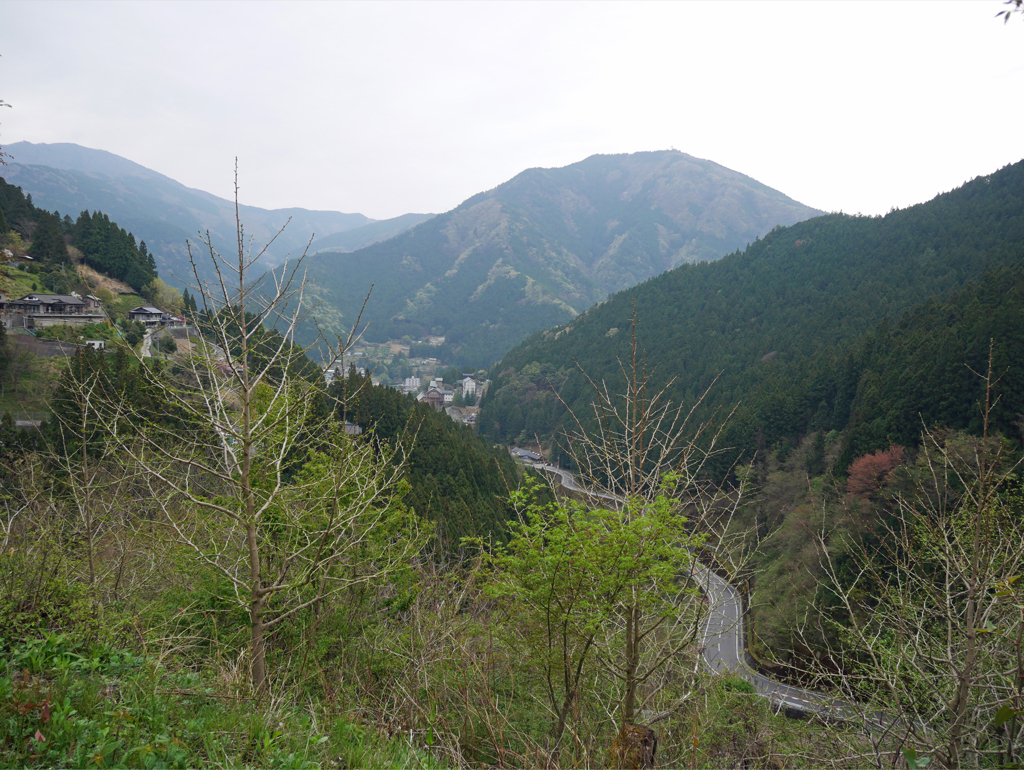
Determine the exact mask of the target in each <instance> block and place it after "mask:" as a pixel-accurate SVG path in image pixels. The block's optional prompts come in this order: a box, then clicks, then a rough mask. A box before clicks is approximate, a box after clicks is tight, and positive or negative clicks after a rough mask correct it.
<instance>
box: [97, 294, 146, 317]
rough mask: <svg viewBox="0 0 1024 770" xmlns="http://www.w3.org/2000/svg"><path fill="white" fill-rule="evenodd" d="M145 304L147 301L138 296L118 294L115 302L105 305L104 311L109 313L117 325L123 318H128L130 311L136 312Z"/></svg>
mask: <svg viewBox="0 0 1024 770" xmlns="http://www.w3.org/2000/svg"><path fill="white" fill-rule="evenodd" d="M145 304H146V300H145V299H143V298H142V297H140V296H139V295H138V294H118V295H117V296H116V297H114V300H113V302H108V303H107V304H105V305H104V306H103V309H104V310H106V311H107V315H108V316H110V320H111V321H114V322H115V323H116V322H118V321H120V320H121V319H122V318H127V317H128V311H129V310H134V309H135V308H137V307H138V306H139V305H145Z"/></svg>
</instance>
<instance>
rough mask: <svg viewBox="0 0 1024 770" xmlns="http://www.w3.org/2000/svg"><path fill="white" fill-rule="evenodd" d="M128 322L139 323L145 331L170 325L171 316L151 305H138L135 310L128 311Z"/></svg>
mask: <svg viewBox="0 0 1024 770" xmlns="http://www.w3.org/2000/svg"><path fill="white" fill-rule="evenodd" d="M128 320H129V321H139V322H141V323H142V324H143V325H144V326H145V327H146V328H147V329H153V328H155V327H158V326H163V325H164V324H166V323H170V321H171V314H170V313H165V312H164V311H163V310H161V309H160V308H158V307H153V306H152V305H139V306H138V307H137V308H134V309H132V310H129V311H128Z"/></svg>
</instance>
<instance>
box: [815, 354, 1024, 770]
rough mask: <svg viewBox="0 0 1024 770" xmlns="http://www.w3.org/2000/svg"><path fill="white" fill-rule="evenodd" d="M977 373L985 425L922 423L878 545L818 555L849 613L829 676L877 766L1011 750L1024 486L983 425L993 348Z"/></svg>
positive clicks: (997, 756)
mask: <svg viewBox="0 0 1024 770" xmlns="http://www.w3.org/2000/svg"><path fill="white" fill-rule="evenodd" d="M979 376H980V377H981V378H982V379H983V381H984V386H985V395H984V401H983V403H981V404H980V405H979V406H980V410H981V415H982V418H983V419H982V426H983V431H982V436H981V437H980V438H973V437H969V436H965V435H962V434H955V433H951V432H947V433H943V432H939V431H936V430H926V431H925V432H924V442H923V446H922V447H921V449H920V450H919V454H918V459H917V462H916V464H914V465H912V466H909V467H906V468H904V469H903V470H902V473H901V479H898V480H896V481H895V482H894V484H895V486H896V488H897V489H898V490H899V491H898V492H897V494H896V497H895V500H894V503H893V506H892V508H893V509H892V514H893V518H892V520H891V523H889V524H887V525H885V526H884V529H883V531H882V532H881V533H880V536H879V539H878V545H877V547H876V549H875V550H872V551H869V550H868V549H867V548H863V547H862V548H861V549H860V551H859V554H860V555H859V567H858V571H857V572H856V574H855V575H853V576H852V579H851V577H850V576H849V575H846V576H844V574H843V569H842V567H841V565H839V564H837V563H835V562H834V561H832V560H831V559H830V558H828V557H827V556H826V564H825V574H826V576H827V578H828V581H829V583H830V584H831V586H830V589H831V590H830V592H829V594H830V596H831V597H832V601H833V602H834V605H835V606H833V607H831V608H827V609H826V610H825V611H826V613H827V612H829V611H831V612H833V613H834V612H835V611H836V609H838V610H839V611H840V612H841V613H842V615H843V616H844V619H843V620H842V621H841V622H835V623H834V624H832V625H831V627H830V629H829V630H830V631H831V632H832V634H826V635H825V638H830V637H831V638H833V639H840V640H842V647H841V649H837V650H836V651H834V653H833V655H834V659H837V660H842V661H843V664H844V668H845V671H844V673H843V674H842V675H826V677H825V678H826V680H827V681H829V682H830V683H832V684H833V685H836V686H838V687H840V688H841V689H842V690H844V691H845V692H846V693H847V695H848V696H849V698H850V701H849V705H847V706H844V708H847V709H850V710H852V709H854V708H855V706H854V705H853V704H855V703H856V704H857V706H856V708H858V709H860V710H861V711H862V713H863V714H864V715H866V718H865V719H864V724H865V725H866V726H868V727H869V728H871V729H870V732H869V735H868V737H870V738H871V739H872V742H873V743H874V744H875V746H876V749H877V753H876V762H877V764H878V765H879V766H881V765H883V764H886V765H887V764H890V763H891V761H892V756H891V752H892V751H894V750H901V751H902V752H903V753H904V755H905V757H906V758H907V761H908V763H910V764H916V766H921V767H923V766H924V764H926V763H927V762H930V761H933V762H934V765H938V766H942V767H948V768H959V767H977V766H983V765H985V766H987V765H993V766H994V765H998V764H1000V763H1003V765H1004V766H1012V765H1013V763H1015V762H1018V761H1019V760H1020V752H1021V741H1022V729H1021V726H1020V722H1021V720H1020V717H1021V716H1024V712H1022V711H1021V708H1022V696H1024V659H1022V650H1021V640H1022V635H1024V610H1022V606H1024V601H1022V600H1021V596H1020V589H1019V588H1018V587H1017V586H1018V585H1019V580H1018V579H1019V577H1020V575H1021V574H1022V572H1024V497H1022V495H1021V492H1020V487H1019V482H1018V481H1016V479H1015V473H1016V471H1017V469H1018V467H1019V463H1013V462H1011V461H1010V458H1009V448H1008V445H1007V444H1006V442H1005V441H1003V440H1002V439H1001V438H999V437H996V436H993V435H990V432H989V417H990V415H991V413H992V410H993V408H994V406H995V403H996V401H997V399H996V398H995V396H994V388H995V386H996V384H997V382H998V378H997V377H995V376H994V375H993V372H992V357H991V354H990V356H989V367H988V370H987V372H985V373H983V374H980V375H979ZM822 545H823V546H824V543H822ZM822 552H823V553H825V554H827V553H828V550H827V549H826V548H824V547H823V548H822ZM833 617H834V615H833ZM883 728H884V729H883ZM883 735H884V740H883V739H882V736H883ZM887 752H888V753H887Z"/></svg>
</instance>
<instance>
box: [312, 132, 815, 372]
mask: <svg viewBox="0 0 1024 770" xmlns="http://www.w3.org/2000/svg"><path fill="white" fill-rule="evenodd" d="M819 213H820V212H818V211H816V210H815V209H811V208H809V207H807V206H804V205H802V204H800V203H797V202H796V201H793V200H791V199H789V198H787V197H786V196H785V195H783V194H782V193H779V192H777V191H776V190H773V189H771V188H769V187H767V186H765V185H763V184H760V183H759V182H757V181H755V180H753V179H751V178H750V177H747V176H744V175H743V174H740V173H737V172H735V171H731V170H729V169H726V168H724V167H722V166H720V165H718V164H716V163H713V162H711V161H707V160H701V159H698V158H694V157H692V156H689V155H686V154H684V153H681V152H676V151H665V152H646V153H636V154H633V155H595V156H592V157H590V158H587V159H586V160H584V161H581V162H579V163H575V164H572V165H570V166H566V167H565V168H556V169H530V170H527V171H524V172H522V173H521V174H519V175H518V176H516V177H515V178H513V179H512V180H510V181H508V182H506V183H505V184H502V185H500V186H498V187H496V188H495V189H493V190H490V191H488V192H485V193H480V194H479V195H476V196H474V197H472V198H470V199H469V200H467V201H465V202H464V203H462V204H461V205H460V206H458V207H456V208H455V209H453V210H452V211H450V212H448V213H446V214H442V215H439V216H437V217H434V218H433V219H431V220H429V221H427V222H425V223H423V224H421V225H419V226H417V227H415V228H413V229H412V230H409V231H407V232H405V233H402V234H401V235H399V236H397V237H395V238H392V239H390V240H388V241H385V242H383V243H378V244H374V245H372V246H369V247H367V248H365V249H360V250H359V251H356V252H353V253H351V254H345V255H340V254H329V253H321V254H318V255H316V256H315V258H313V259H311V260H310V261H309V271H310V279H311V282H312V284H313V286H312V295H313V298H314V299H315V300H316V301H319V302H320V303H321V305H320V309H319V310H318V311H317V317H318V320H319V321H320V322H321V323H323V324H326V325H327V326H329V327H332V328H334V329H335V330H339V331H340V330H341V329H342V328H344V327H345V326H346V325H347V324H351V323H352V322H353V321H354V320H355V315H356V313H357V312H358V311H359V308H360V307H361V305H362V300H363V298H364V296H365V295H366V292H367V290H368V289H369V287H370V285H371V284H373V285H374V292H373V298H372V300H371V302H370V304H369V306H368V308H367V312H366V315H365V316H364V320H369V321H370V329H369V331H368V337H369V338H370V339H386V338H388V337H401V336H403V335H406V334H409V335H410V336H413V337H419V336H421V335H423V334H424V333H428V332H433V333H435V334H445V335H446V336H447V343H448V344H449V345H450V346H451V357H452V361H453V362H454V363H460V364H465V365H477V364H483V363H488V362H491V361H493V360H495V358H497V357H498V356H500V355H501V354H502V353H504V352H505V351H506V350H508V348H509V347H511V346H512V345H513V344H515V343H516V342H518V341H519V340H521V339H522V338H523V337H524V336H526V335H527V334H529V333H530V332H533V331H536V330H538V329H541V328H544V327H545V326H550V325H552V324H556V323H560V322H565V321H568V320H570V319H571V318H573V317H574V316H576V314H577V313H579V312H581V311H583V310H585V309H586V308H588V307H589V306H591V305H592V304H594V303H595V302H599V301H601V300H603V299H604V298H605V297H606V296H607V294H608V293H609V292H614V291H618V290H620V289H623V288H625V287H627V286H631V285H633V284H635V283H637V282H638V281H642V280H644V279H646V278H649V277H651V276H653V275H657V274H659V273H661V272H663V271H665V270H668V269H670V268H673V267H675V266H677V265H679V264H680V263H684V262H686V263H688V262H697V261H700V260H712V259H717V258H718V257H720V256H721V255H723V254H726V253H728V252H729V251H730V250H733V249H736V248H737V247H740V246H743V245H744V244H746V243H748V242H750V241H752V240H754V239H755V238H756V237H758V236H759V235H763V234H764V233H766V232H767V231H768V230H770V229H771V228H772V227H774V226H776V225H779V224H782V225H786V224H792V223H793V222H797V221H800V220H803V219H806V218H808V217H811V216H814V215H816V214H819Z"/></svg>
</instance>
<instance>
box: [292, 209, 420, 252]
mask: <svg viewBox="0 0 1024 770" xmlns="http://www.w3.org/2000/svg"><path fill="white" fill-rule="evenodd" d="M433 216H435V215H434V214H402V215H401V216H398V217H394V218H392V219H382V220H379V221H377V222H371V223H370V224H368V225H362V226H361V227H355V228H353V229H351V230H345V231H344V232H340V233H334V234H333V235H328V236H326V237H324V238H318V239H317V240H315V241H313V245H312V246H310V247H309V253H310V254H317V253H319V252H321V251H334V252H342V253H344V252H347V251H356V250H357V249H362V248H365V247H367V246H369V245H371V244H373V243H379V242H380V241H386V240H387V239H388V238H394V237H395V236H396V235H398V234H399V233H401V232H404V231H405V230H408V229H409V228H410V227H415V226H416V225H418V224H420V223H421V222H426V221H427V220H428V219H430V218H431V217H433Z"/></svg>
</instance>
